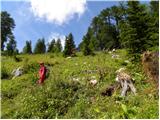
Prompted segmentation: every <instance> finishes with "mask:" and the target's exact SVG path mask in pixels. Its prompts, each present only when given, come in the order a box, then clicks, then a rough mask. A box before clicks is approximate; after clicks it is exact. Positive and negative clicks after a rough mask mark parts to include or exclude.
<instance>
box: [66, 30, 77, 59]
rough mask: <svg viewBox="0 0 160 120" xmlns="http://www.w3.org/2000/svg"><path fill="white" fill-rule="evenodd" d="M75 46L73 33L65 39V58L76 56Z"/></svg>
mask: <svg viewBox="0 0 160 120" xmlns="http://www.w3.org/2000/svg"><path fill="white" fill-rule="evenodd" d="M75 52H76V49H75V44H74V39H73V35H72V33H70V34H69V35H68V36H67V37H66V39H65V47H64V51H63V55H64V56H75Z"/></svg>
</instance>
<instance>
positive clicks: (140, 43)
mask: <svg viewBox="0 0 160 120" xmlns="http://www.w3.org/2000/svg"><path fill="white" fill-rule="evenodd" d="M127 5H128V9H127V18H126V21H123V24H121V33H120V37H121V40H122V41H123V44H125V46H126V47H127V48H128V52H129V54H130V55H131V56H133V58H134V59H136V58H139V54H140V53H142V52H143V51H145V50H147V48H148V47H149V46H150V42H151V40H149V39H148V38H147V35H148V34H149V32H148V28H149V26H148V23H149V20H150V18H149V16H148V13H147V11H146V10H145V8H144V6H142V5H140V3H139V2H138V1H129V2H128V4H127Z"/></svg>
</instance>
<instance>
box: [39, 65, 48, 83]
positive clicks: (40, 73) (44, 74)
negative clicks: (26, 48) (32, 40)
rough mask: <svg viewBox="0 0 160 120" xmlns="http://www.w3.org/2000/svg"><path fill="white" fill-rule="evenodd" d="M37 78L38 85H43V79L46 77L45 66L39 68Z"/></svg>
mask: <svg viewBox="0 0 160 120" xmlns="http://www.w3.org/2000/svg"><path fill="white" fill-rule="evenodd" d="M39 76H40V83H43V81H44V79H45V77H46V68H45V66H42V67H40V69H39Z"/></svg>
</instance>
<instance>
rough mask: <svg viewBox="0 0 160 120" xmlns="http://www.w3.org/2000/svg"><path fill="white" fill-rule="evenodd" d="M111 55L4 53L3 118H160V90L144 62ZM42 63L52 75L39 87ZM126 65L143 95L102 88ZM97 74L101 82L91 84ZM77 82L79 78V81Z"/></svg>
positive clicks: (123, 55)
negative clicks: (14, 55)
mask: <svg viewBox="0 0 160 120" xmlns="http://www.w3.org/2000/svg"><path fill="white" fill-rule="evenodd" d="M115 54H117V55H119V56H120V57H119V59H114V58H112V57H111V54H109V53H104V52H96V55H95V56H86V57H84V56H83V55H82V54H81V53H77V57H72V58H64V57H62V55H61V54H57V55H55V54H49V53H48V54H37V55H17V58H18V59H19V62H16V60H15V59H14V58H12V57H5V56H2V62H1V67H2V68H1V69H2V74H3V75H5V77H4V79H2V81H1V109H2V111H1V118H33V119H38V118H52V119H54V118H59V119H60V118H64V119H65V118H66V119H67V118H76V119H79V118H81V119H83V118H86V119H87V118H88V119H95V118H96V119H113V118H119V119H120V118H139V119H141V118H143V119H146V118H152V119H154V118H158V116H159V110H158V99H159V98H158V94H157V93H156V88H154V86H153V85H152V84H150V83H149V82H147V77H146V76H145V75H144V74H143V72H142V70H141V65H139V64H132V63H131V62H129V63H125V62H124V61H125V60H128V58H127V56H126V51H125V50H118V51H116V53H115ZM39 61H43V62H44V63H45V65H46V66H48V68H49V71H50V74H49V77H48V78H47V79H46V80H45V83H44V84H43V85H37V84H36V81H37V80H38V76H37V74H38V69H39V64H38V62H39ZM19 66H23V67H24V70H25V73H24V74H23V75H22V76H20V77H17V78H15V79H12V77H11V75H10V73H11V72H12V70H13V69H14V68H17V67H19ZM121 67H126V68H127V71H128V72H129V73H130V74H131V75H132V77H133V78H134V80H135V83H134V84H135V87H136V89H137V95H136V96H134V95H133V94H132V93H131V92H128V94H127V96H126V97H124V98H123V97H120V89H119V90H117V91H116V92H115V93H114V94H113V96H110V97H109V96H102V95H101V92H102V91H104V89H105V88H106V87H107V86H109V85H110V84H111V83H115V78H116V74H115V71H116V70H117V69H119V68H121ZM92 78H95V79H96V80H97V81H98V84H97V85H95V86H91V85H90V84H89V80H91V79H92ZM75 80H77V82H76V81H75Z"/></svg>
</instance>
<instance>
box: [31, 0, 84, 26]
mask: <svg viewBox="0 0 160 120" xmlns="http://www.w3.org/2000/svg"><path fill="white" fill-rule="evenodd" d="M86 3H87V2H86V0H30V5H31V11H32V12H33V13H34V15H35V16H36V17H38V18H43V19H44V20H46V21H47V22H51V23H55V24H58V25H63V24H64V23H67V22H68V21H69V20H71V19H72V18H73V17H74V15H78V16H79V17H80V16H81V15H82V14H83V13H84V12H85V10H86Z"/></svg>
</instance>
